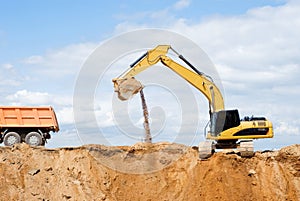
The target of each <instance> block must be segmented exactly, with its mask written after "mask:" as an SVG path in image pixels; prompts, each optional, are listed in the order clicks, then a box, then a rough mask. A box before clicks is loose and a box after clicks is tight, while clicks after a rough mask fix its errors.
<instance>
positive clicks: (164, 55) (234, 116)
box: [113, 45, 273, 159]
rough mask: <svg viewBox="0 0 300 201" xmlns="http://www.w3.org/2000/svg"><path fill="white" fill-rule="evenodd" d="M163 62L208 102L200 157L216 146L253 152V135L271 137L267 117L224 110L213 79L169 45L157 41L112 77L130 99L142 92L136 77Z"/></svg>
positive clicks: (123, 97)
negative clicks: (176, 57) (171, 53)
mask: <svg viewBox="0 0 300 201" xmlns="http://www.w3.org/2000/svg"><path fill="white" fill-rule="evenodd" d="M169 50H172V51H173V52H174V53H175V54H176V55H177V56H178V57H179V58H180V59H181V60H182V61H183V62H184V63H185V64H186V65H187V66H188V67H189V68H190V69H188V68H186V67H184V66H182V65H181V64H179V63H177V62H175V61H174V60H172V59H171V58H170V57H169V56H168V51H169ZM158 62H161V63H162V64H163V65H165V66H166V67H168V68H170V69H171V70H172V71H174V72H175V73H177V74H178V75H179V76H180V77H182V78H183V79H185V80H186V81H187V82H188V83H190V84H191V85H192V86H194V87H195V88H196V89H197V90H199V91H200V92H201V93H202V94H203V95H204V96H205V97H206V98H207V100H208V102H209V116H210V121H209V123H208V124H207V126H206V128H205V134H206V141H203V142H200V143H199V148H198V149H199V157H200V158H201V159H206V158H209V157H210V156H212V154H213V153H214V152H215V149H238V153H240V155H241V156H242V157H251V156H253V154H254V147H253V139H258V138H272V137H273V126H272V123H271V122H270V121H268V120H267V119H266V118H265V117H253V116H252V117H244V118H243V119H240V116H239V112H238V110H236V109H234V110H225V108H224V100H223V96H222V94H221V91H220V90H219V88H218V87H217V86H216V85H215V83H214V81H213V79H212V78H211V77H210V76H208V75H206V74H205V73H203V72H200V71H199V70H198V69H197V68H196V67H195V66H193V65H192V64H191V63H190V62H189V61H188V60H187V59H186V58H185V57H183V56H182V55H181V54H179V53H178V52H176V51H175V50H174V49H173V48H172V47H171V46H170V45H158V46H157V47H155V48H154V49H151V50H149V51H147V52H146V53H145V54H143V55H142V56H141V57H140V58H139V59H137V60H136V61H135V62H134V63H132V64H131V65H130V68H129V69H128V70H127V71H126V72H124V73H123V74H121V75H120V76H119V77H117V78H115V79H113V83H114V90H115V92H117V93H118V97H119V99H121V100H128V99H129V98H130V97H131V96H133V95H134V94H136V93H138V92H140V91H141V90H142V88H143V86H142V84H141V83H140V82H139V81H137V80H136V79H135V78H134V77H135V76H136V75H137V74H139V73H141V72H142V71H144V70H146V69H147V68H149V67H151V66H153V65H155V64H157V63H158Z"/></svg>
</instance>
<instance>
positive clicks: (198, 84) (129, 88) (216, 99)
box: [113, 45, 224, 113]
mask: <svg viewBox="0 0 300 201" xmlns="http://www.w3.org/2000/svg"><path fill="white" fill-rule="evenodd" d="M170 49H171V50H173V49H172V48H171V46H169V45H159V46H157V47H156V48H154V49H152V50H149V51H148V52H147V53H146V54H144V55H143V56H142V57H140V58H139V59H138V60H137V61H135V62H134V63H133V64H131V65H130V68H129V69H128V70H127V71H126V72H125V73H123V74H122V75H120V76H119V77H118V78H115V79H113V82H114V88H115V91H116V92H118V96H119V98H120V99H121V100H127V99H128V98H130V97H131V96H132V95H134V94H136V93H137V92H138V91H139V90H141V88H142V85H141V84H140V83H138V82H137V81H134V79H133V78H134V77H135V76H136V75H137V74H139V73H141V72H142V71H144V70H146V69H147V68H149V67H151V66H153V65H155V64H157V63H158V62H161V63H162V64H164V65H165V66H166V67H168V68H170V69H171V70H173V71H174V72H175V73H177V74H178V75H179V76H180V77H182V78H183V79H185V80H186V81H187V82H189V83H190V84H191V85H192V86H194V87H195V88H196V89H198V90H199V91H201V92H202V93H203V94H204V96H205V97H206V98H207V99H208V102H209V106H210V112H211V113H213V112H216V111H220V110H224V100H223V96H222V94H221V92H220V90H219V88H218V87H217V86H216V85H215V84H214V82H213V80H212V79H211V78H210V77H208V76H206V75H205V74H204V73H202V72H200V71H198V70H197V69H196V68H195V67H194V66H193V65H192V64H190V63H189V62H188V61H187V60H186V59H185V58H184V57H183V56H182V55H179V54H178V53H177V52H176V51H175V50H173V51H174V52H175V53H176V54H177V55H178V57H179V58H180V59H182V60H183V61H184V62H185V63H187V65H189V66H190V67H191V68H192V69H193V71H191V70H189V69H187V68H185V67H183V66H182V65H181V64H179V63H177V62H175V61H174V60H172V59H171V58H170V57H168V56H167V53H168V51H169V50H170ZM130 93H131V94H130Z"/></svg>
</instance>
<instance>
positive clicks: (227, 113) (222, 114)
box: [210, 110, 241, 137]
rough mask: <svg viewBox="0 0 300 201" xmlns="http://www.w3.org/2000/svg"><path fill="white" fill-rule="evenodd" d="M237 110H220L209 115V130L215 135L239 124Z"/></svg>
mask: <svg viewBox="0 0 300 201" xmlns="http://www.w3.org/2000/svg"><path fill="white" fill-rule="evenodd" d="M240 123H241V122H240V115H239V112H238V110H221V111H218V112H214V113H212V115H211V122H210V132H211V135H212V136H214V137H217V136H218V135H220V133H221V132H223V131H225V130H227V129H230V128H233V127H237V126H239V125H240Z"/></svg>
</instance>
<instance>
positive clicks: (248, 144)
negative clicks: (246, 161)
mask: <svg viewBox="0 0 300 201" xmlns="http://www.w3.org/2000/svg"><path fill="white" fill-rule="evenodd" d="M238 151H239V152H240V155H241V156H242V157H245V158H249V157H252V156H253V155H254V145H253V141H252V140H249V141H241V142H240V146H239V147H238Z"/></svg>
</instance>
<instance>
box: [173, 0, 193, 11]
mask: <svg viewBox="0 0 300 201" xmlns="http://www.w3.org/2000/svg"><path fill="white" fill-rule="evenodd" d="M189 5H190V0H179V1H177V2H176V3H175V4H174V5H173V8H174V9H175V10H181V9H183V8H186V7H188V6H189Z"/></svg>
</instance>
